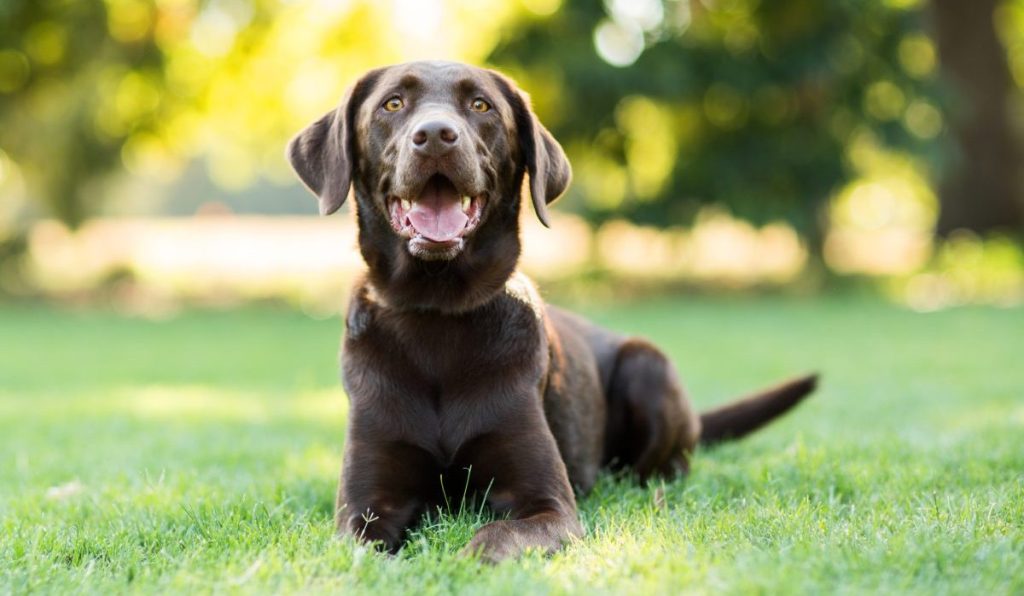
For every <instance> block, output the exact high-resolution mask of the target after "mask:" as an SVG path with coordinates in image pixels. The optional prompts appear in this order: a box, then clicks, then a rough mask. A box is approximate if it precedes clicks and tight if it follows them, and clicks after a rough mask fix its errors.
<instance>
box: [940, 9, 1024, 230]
mask: <svg viewBox="0 0 1024 596" xmlns="http://www.w3.org/2000/svg"><path fill="white" fill-rule="evenodd" d="M1002 4H1003V3H1002V2H1001V1H1000V0H976V1H974V2H962V1H961V0H933V1H932V4H931V8H932V15H933V17H934V23H935V38H936V41H937V44H938V49H939V58H940V61H941V64H942V70H943V72H944V74H945V75H946V76H947V78H948V80H949V81H950V82H951V83H952V87H953V94H954V97H953V98H952V106H951V107H952V109H951V110H950V112H951V114H950V118H949V124H950V127H951V129H952V136H953V141H954V147H952V149H953V150H954V155H953V159H952V167H950V168H949V169H948V170H947V171H946V172H945V176H944V178H943V180H942V183H941V185H940V186H939V199H940V202H941V205H942V210H941V212H940V215H939V222H938V231H939V233H940V234H948V233H949V232H952V231H954V230H957V229H968V230H972V231H974V232H979V233H985V232H992V231H1013V232H1016V233H1020V232H1021V231H1022V230H1024V152H1022V147H1021V138H1020V134H1019V131H1018V130H1016V127H1015V126H1014V122H1013V119H1012V118H1011V114H1010V107H1011V105H1010V104H1011V98H1012V96H1013V94H1014V91H1015V89H1014V82H1013V79H1012V78H1011V76H1010V69H1009V66H1008V64H1007V57H1006V50H1005V48H1004V47H1003V45H1002V43H1000V40H999V38H998V36H997V34H996V26H995V18H996V10H997V8H998V7H999V6H1001V5H1002Z"/></svg>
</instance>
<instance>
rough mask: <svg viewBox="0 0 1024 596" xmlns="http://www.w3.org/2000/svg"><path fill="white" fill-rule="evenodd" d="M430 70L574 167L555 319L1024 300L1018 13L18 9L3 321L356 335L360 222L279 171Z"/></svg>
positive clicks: (554, 276) (649, 4)
mask: <svg viewBox="0 0 1024 596" xmlns="http://www.w3.org/2000/svg"><path fill="white" fill-rule="evenodd" d="M422 58H447V59H455V60H462V61H467V62H471V63H475V64H483V65H488V66H493V67H495V68H498V69H500V70H502V71H504V72H506V73H508V74H510V75H511V76H513V77H514V78H515V79H517V80H518V81H519V82H520V84H521V85H522V87H523V88H524V89H526V90H527V91H528V92H529V93H530V95H531V96H532V98H533V102H534V104H535V107H536V110H537V111H538V113H539V114H540V116H541V118H542V120H543V121H544V122H545V123H546V124H547V125H548V127H549V128H550V129H551V130H552V131H553V132H554V134H555V135H556V137H557V138H558V139H560V141H561V142H562V143H563V145H564V146H565V147H566V149H567V151H568V153H569V155H570V158H571V160H572V163H573V166H574V170H575V182H574V184H573V186H572V188H571V189H570V191H569V193H568V194H567V196H566V197H564V198H563V199H562V200H561V201H560V202H559V203H558V208H557V211H558V213H559V214H560V215H561V216H560V217H558V218H557V219H556V221H555V225H554V228H553V230H550V231H545V230H542V229H540V228H538V227H537V226H536V225H535V224H533V222H532V221H531V222H528V225H527V228H526V232H525V233H526V234H527V235H528V236H530V238H529V239H528V240H527V242H526V246H527V254H526V256H525V266H526V269H527V270H528V271H530V272H531V273H533V274H534V275H535V276H537V277H539V278H541V280H542V281H543V282H545V287H547V288H548V291H549V292H551V293H553V294H554V295H555V296H560V295H563V294H564V295H567V296H569V297H571V298H579V297H582V296H586V297H599V298H600V297H609V296H611V297H615V296H616V295H619V294H623V293H626V294H635V293H643V292H664V291H670V292H675V291H680V290H687V291H691V290H697V291H702V292H703V291H778V290H784V291H787V292H801V293H809V292H818V291H829V290H846V289H848V288H850V287H857V288H861V287H863V288H869V289H870V291H878V292H880V293H882V294H884V295H885V296H887V297H888V298H890V299H892V300H894V301H897V302H899V303H902V304H906V305H909V306H910V307H912V308H914V309H919V310H934V309H940V308H944V307H948V306H953V305H959V304H965V303H991V304H1000V305H1015V304H1019V303H1020V302H1021V301H1022V300H1024V258H1022V252H1021V248H1020V246H1021V245H1020V238H1021V232H1022V230H1024V173H1022V172H1024V168H1022V167H1021V166H1022V160H1024V147H1022V142H1024V136H1022V135H1024V95H1022V93H1021V89H1022V85H1024V1H1022V0H978V1H975V2H961V1H958V0H932V1H928V0H835V1H827V2H826V1H820V0H818V1H816V0H773V1H770V2H769V1H765V0H761V1H759V0H605V1H604V2H599V1H596V0H562V1H559V0H475V1H473V2H462V1H456V0H391V1H386V2H359V1H343V0H320V1H309V2H300V1H296V0H291V1H289V0H5V1H4V2H3V3H0V294H2V295H3V296H6V297H7V298H14V299H18V298H22V299H36V298H41V297H45V298H48V299H50V300H55V301H62V302H72V303H86V304H95V303H100V304H107V305H113V306H115V307H117V308H123V309H125V310H128V311H133V312H138V313H142V314H153V315H159V314H162V313H167V312H173V311H174V310H175V309H177V308H178V307H180V306H181V305H188V304H207V305H209V304H227V305H230V304H236V303H238V302H243V301H251V300H275V301H276V300H283V301H286V302H288V303H291V304H294V305H298V306H300V307H301V308H303V309H306V310H307V311H309V312H315V313H331V312H336V311H337V309H338V308H339V305H341V304H343V300H344V288H345V287H346V286H347V283H348V280H349V278H350V277H351V275H352V274H353V273H354V272H355V271H357V270H358V269H359V268H360V267H361V263H360V260H359V257H358V255H357V253H356V251H355V250H354V245H353V224H352V219H351V217H346V216H344V215H343V216H341V217H335V218H333V219H323V220H321V219H318V218H316V217H314V216H313V213H314V211H315V210H314V202H313V199H312V198H311V197H309V196H307V195H306V193H305V191H304V190H303V189H302V188H301V187H300V186H299V185H298V184H297V182H296V180H295V178H294V176H293V175H292V173H291V171H290V169H289V167H288V166H287V164H286V162H285V160H284V158H283V147H284V145H285V143H286V141H287V139H288V138H289V137H290V136H291V135H292V134H293V133H295V132H296V131H297V130H299V129H300V128H302V127H303V126H304V125H305V124H307V123H308V122H310V121H312V120H314V119H315V118H317V117H318V116H319V115H320V114H322V113H323V112H325V111H327V110H328V109H331V108H332V107H333V106H334V105H335V103H336V102H337V100H338V98H339V97H340V96H341V94H342V93H343V91H344V89H345V87H346V86H347V85H349V84H350V83H351V82H352V81H353V80H354V79H355V78H357V77H358V76H359V75H360V74H361V73H362V72H364V71H365V70H366V69H368V68H371V67H374V66H378V65H381V64H387V63H393V62H400V61H406V60H413V59H422ZM622 280H627V281H629V282H630V283H620V282H621V281H622Z"/></svg>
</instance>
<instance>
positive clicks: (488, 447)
mask: <svg viewBox="0 0 1024 596" xmlns="http://www.w3.org/2000/svg"><path fill="white" fill-rule="evenodd" d="M542 416H543V413H541V412H540V411H539V408H538V411H537V412H534V413H531V414H530V415H529V416H528V417H530V418H534V417H536V418H538V420H536V421H530V422H533V423H532V424H531V423H529V422H527V421H517V423H516V425H515V427H517V428H514V429H511V430H505V431H496V432H493V433H491V434H489V435H487V436H486V437H484V438H482V439H479V440H477V441H474V443H473V444H472V445H471V446H470V448H469V449H467V451H468V452H469V453H471V454H472V455H471V456H470V457H469V458H467V460H466V461H467V463H469V464H470V465H471V466H472V469H471V475H472V477H473V479H474V480H473V483H474V485H475V486H477V487H478V488H482V487H485V489H486V490H487V498H488V502H489V503H490V504H491V507H492V508H493V509H495V510H496V511H498V512H506V513H508V514H509V515H510V517H511V519H507V520H499V521H495V522H491V523H489V524H487V525H486V526H484V527H482V528H480V529H479V530H478V531H477V533H476V535H474V536H473V539H472V540H471V541H470V542H469V544H468V545H467V546H466V548H465V549H463V554H467V555H472V554H479V556H480V558H481V559H482V560H484V561H487V562H490V563H496V562H498V561H501V560H503V559H507V558H509V557H515V556H517V555H520V554H522V553H523V552H524V551H526V550H529V549H537V550H541V551H543V552H547V553H551V552H554V551H557V550H558V549H560V548H561V547H562V545H563V544H564V543H565V542H566V541H568V540H569V539H570V538H572V537H578V536H581V535H582V534H583V528H582V526H580V522H579V519H578V517H577V515H576V499H575V497H574V496H573V492H572V488H570V486H569V478H568V475H567V474H566V471H565V464H564V463H563V462H562V459H561V458H560V457H559V455H558V447H557V446H556V445H555V439H554V437H553V436H551V433H550V432H549V431H548V430H547V427H546V426H545V425H544V422H543V419H542V418H540V417H542Z"/></svg>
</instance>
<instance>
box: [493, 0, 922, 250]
mask: <svg viewBox="0 0 1024 596" xmlns="http://www.w3.org/2000/svg"><path fill="white" fill-rule="evenodd" d="M604 5H605V7H604V8H602V6H601V4H600V3H598V2H593V1H590V0H568V1H567V2H565V4H564V6H563V7H562V9H561V10H560V11H558V12H556V13H554V14H553V15H551V16H550V17H548V18H543V19H535V20H532V21H528V22H526V23H525V24H524V25H523V26H522V27H520V28H517V29H513V30H511V31H510V32H509V33H508V35H507V37H506V38H505V39H504V40H503V42H502V43H501V44H500V45H499V46H498V47H497V48H496V50H495V51H494V53H493V54H492V57H491V60H492V61H493V62H495V63H496V64H498V65H500V66H503V67H506V68H508V69H509V70H511V71H512V72H514V73H516V74H517V75H519V76H520V77H521V78H523V79H525V80H526V82H527V84H528V86H529V87H531V88H534V89H535V93H534V95H535V103H536V104H537V106H538V108H539V109H540V110H541V111H542V112H543V116H544V117H545V119H546V120H547V121H548V122H550V123H551V125H552V126H551V128H553V130H554V132H555V135H556V136H557V137H559V138H560V139H561V140H562V141H563V142H564V143H565V144H567V145H568V146H569V147H570V149H571V150H572V153H573V155H572V157H573V158H574V163H575V164H576V166H577V169H578V171H579V173H580V176H581V178H582V179H581V180H579V182H580V183H579V184H577V185H576V187H575V196H574V197H573V198H572V199H570V201H572V202H573V204H574V205H575V206H576V207H577V208H579V209H582V210H583V211H584V212H585V213H586V214H587V215H589V216H590V217H591V218H593V219H598V220H600V219H603V218H606V217H609V216H611V215H612V214H614V215H616V216H624V217H627V218H629V219H632V220H636V221H640V222H644V223H650V224H654V225H672V224H678V223H684V222H687V221H689V220H690V219H691V218H692V217H693V215H694V214H695V213H696V212H697V211H698V209H699V208H700V206H701V205H704V204H708V203H719V204H725V205H727V206H729V207H730V208H732V209H733V210H734V211H735V212H736V213H737V214H739V215H741V216H743V217H745V218H749V219H752V220H754V221H755V222H764V221H768V220H772V219H781V220H785V221H789V222H791V223H793V224H795V225H796V226H797V227H798V229H800V230H801V231H803V232H807V233H811V234H814V233H816V232H817V231H818V227H819V225H820V221H819V219H820V215H821V210H820V207H821V206H822V204H823V203H824V202H825V201H826V200H827V199H828V198H829V196H830V195H831V194H832V193H833V192H835V191H836V190H837V189H838V188H839V186H840V185H841V184H842V183H844V182H846V181H848V180H850V179H852V178H853V177H854V176H855V172H854V171H853V168H852V167H851V165H850V164H849V163H848V162H847V160H846V156H845V147H846V145H847V143H848V141H849V140H850V138H851V137H852V136H853V135H854V134H856V133H863V132H871V133H873V134H875V135H876V136H877V137H878V138H879V139H880V140H882V141H883V142H884V143H885V144H886V145H888V146H889V147H892V148H897V149H902V150H909V151H912V152H918V153H923V152H925V151H926V150H928V149H929V148H930V147H931V141H932V140H933V139H934V138H935V137H936V135H937V134H938V133H939V130H940V129H941V126H942V119H941V115H940V114H939V112H938V110H937V109H936V107H935V99H934V95H935V93H936V90H935V83H934V77H933V71H934V68H935V55H934V49H933V47H932V45H931V42H930V41H929V40H928V38H927V37H925V36H924V35H923V33H922V11H921V8H920V7H919V6H917V5H916V3H913V2H882V1H870V2H868V1H858V0H843V1H837V2H815V1H812V0H780V1H772V2H767V1H765V2H758V1H756V0H728V1H722V2H713V3H712V2H686V1H683V2H678V1H665V2H659V1H657V0H652V1H643V2H627V1H625V0H608V1H606V2H605V3H604ZM609 32H610V33H609ZM634 36H636V37H634ZM605 37H607V39H605ZM595 45H596V46H597V48H598V50H599V51H595ZM602 45H604V46H607V47H606V49H605V50H604V51H603V52H601V51H600V50H601V48H602ZM641 51H642V53H640V54H639V55H638V56H637V55H636V52H641ZM602 53H603V54H604V55H603V56H602V55H601V54H602ZM634 58H635V61H633V59H634ZM609 61H611V62H619V63H622V64H625V65H624V66H613V65H612V64H610V63H609Z"/></svg>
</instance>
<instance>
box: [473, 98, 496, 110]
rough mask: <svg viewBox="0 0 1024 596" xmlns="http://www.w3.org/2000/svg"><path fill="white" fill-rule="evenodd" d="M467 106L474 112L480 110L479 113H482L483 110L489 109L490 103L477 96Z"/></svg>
mask: <svg viewBox="0 0 1024 596" xmlns="http://www.w3.org/2000/svg"><path fill="white" fill-rule="evenodd" d="M469 107H470V108H472V109H473V111H474V112H481V113H483V112H487V111H490V109H491V104H489V103H487V102H486V101H484V100H482V99H480V98H479V97H478V98H476V99H474V100H473V103H471V104H469Z"/></svg>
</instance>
